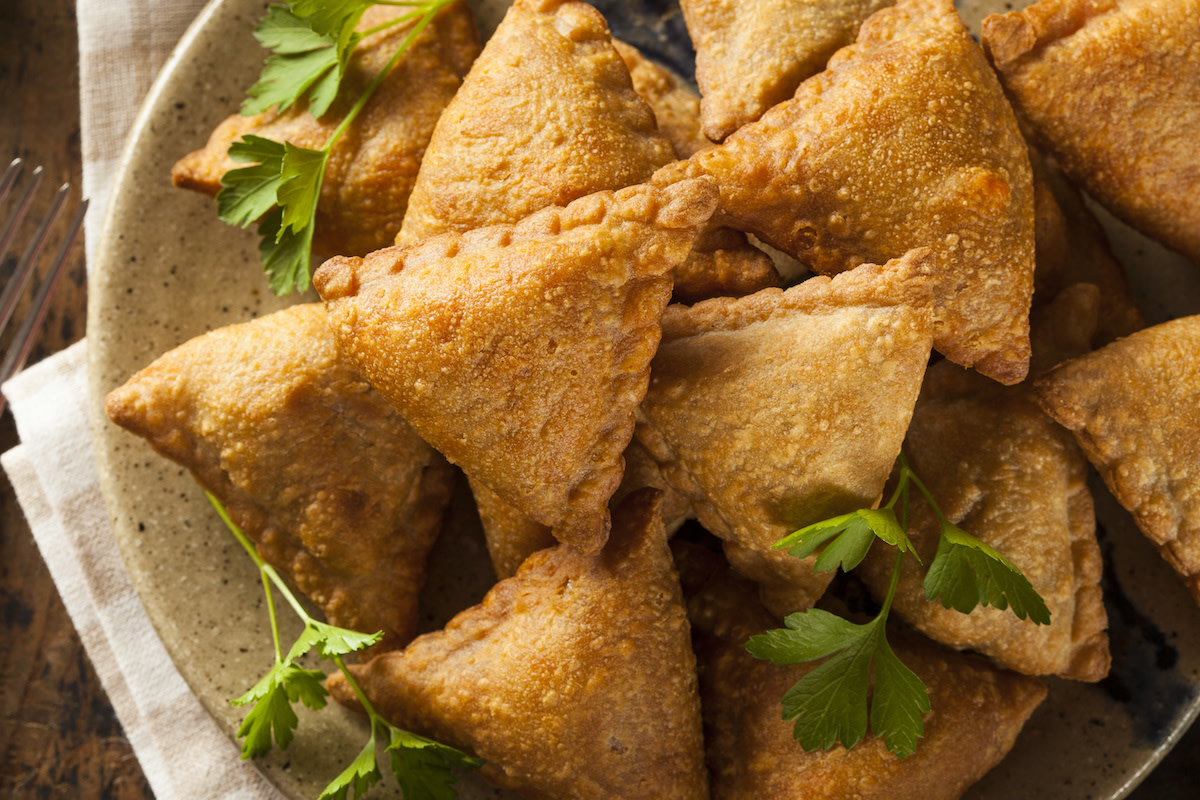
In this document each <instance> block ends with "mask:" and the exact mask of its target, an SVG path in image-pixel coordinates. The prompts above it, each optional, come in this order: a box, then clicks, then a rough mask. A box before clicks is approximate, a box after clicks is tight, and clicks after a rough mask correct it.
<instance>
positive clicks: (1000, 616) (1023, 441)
mask: <svg viewBox="0 0 1200 800" xmlns="http://www.w3.org/2000/svg"><path fill="white" fill-rule="evenodd" d="M904 452H905V454H906V456H907V458H908V461H909V464H910V466H911V467H912V469H913V470H914V471H915V472H916V473H917V474H918V475H920V476H921V480H922V481H923V482H924V483H925V485H926V486H927V487H928V488H929V490H930V492H931V493H932V494H933V496H934V497H935V498H936V499H937V502H938V505H939V506H940V507H941V509H942V512H943V513H944V514H945V515H946V517H947V519H949V520H950V521H951V522H952V523H954V524H956V525H958V526H959V527H960V528H962V529H964V530H966V531H967V532H968V533H970V534H971V535H973V536H975V537H976V538H978V539H980V540H981V541H983V542H984V543H985V544H988V545H990V546H991V547H993V548H995V549H996V550H998V551H999V552H1000V553H1002V554H1003V555H1004V556H1005V557H1007V558H1008V559H1009V560H1010V561H1011V562H1012V563H1013V564H1015V565H1016V566H1017V568H1018V569H1020V570H1021V572H1022V573H1024V575H1025V577H1026V578H1028V579H1029V581H1030V583H1032V584H1033V588H1034V589H1035V590H1037V592H1038V593H1039V594H1040V595H1041V596H1042V599H1043V600H1045V601H1046V605H1047V607H1048V608H1049V609H1050V624H1049V625H1036V624H1034V623H1033V622H1032V621H1031V620H1028V619H1026V620H1022V619H1019V618H1018V617H1017V616H1016V615H1015V614H1013V613H1012V612H1011V611H1009V610H1000V609H997V608H992V607H979V608H976V609H975V610H974V611H972V612H971V613H970V614H963V613H960V612H958V611H956V610H954V609H952V608H949V609H948V608H945V607H944V606H943V605H942V604H941V603H940V602H931V601H929V600H927V599H926V597H925V590H924V589H923V587H922V581H923V580H924V577H925V570H926V569H928V567H929V565H930V564H931V563H932V561H933V557H934V554H935V552H936V551H937V548H938V540H939V533H940V529H941V528H940V522H939V520H938V518H937V516H936V515H935V514H934V512H933V511H932V509H931V508H930V507H929V505H928V503H925V502H924V501H922V500H915V501H914V502H913V503H912V505H911V506H910V508H909V527H908V534H909V538H910V539H911V540H912V543H913V545H914V547H915V548H916V551H917V553H918V554H919V555H920V557H921V562H922V563H921V564H920V565H919V564H917V563H916V561H915V560H913V559H905V561H904V565H903V568H902V570H901V577H900V583H899V586H898V587H897V590H896V596H895V600H894V605H893V608H894V609H895V611H896V613H897V614H898V615H899V617H900V618H901V619H903V620H904V621H905V622H907V623H909V624H910V625H912V626H913V627H915V628H916V629H917V630H919V631H921V632H922V633H924V634H925V635H927V636H929V637H930V638H933V639H936V640H938V641H940V642H942V643H944V644H947V645H950V646H951V647H954V648H957V649H960V650H964V649H970V650H975V651H977V652H979V653H982V654H984V655H987V656H991V657H992V658H994V659H995V660H996V661H997V662H999V663H1000V664H1002V665H1004V666H1006V667H1009V668H1010V669H1014V670H1016V671H1018V672H1021V673H1024V674H1026V675H1058V676H1060V677H1064V678H1073V679H1076V680H1082V681H1098V680H1100V679H1101V678H1103V677H1104V676H1105V675H1107V674H1108V667H1109V661H1110V658H1109V650H1108V637H1107V635H1106V633H1105V629H1106V627H1107V623H1108V618H1107V614H1106V612H1105V610H1104V602H1103V599H1102V597H1101V589H1100V577H1101V572H1102V571H1103V564H1102V562H1101V558H1100V546H1099V545H1098V544H1097V542H1096V517H1095V512H1094V510H1093V506H1092V496H1091V492H1090V491H1089V490H1088V488H1087V472H1088V469H1087V460H1086V459H1085V458H1084V456H1083V453H1082V452H1081V451H1080V450H1079V448H1078V446H1076V444H1075V441H1074V439H1073V437H1072V436H1071V435H1070V434H1069V433H1067V431H1065V430H1063V429H1062V428H1061V427H1059V426H1058V425H1056V424H1055V422H1054V421H1053V420H1052V419H1050V418H1049V417H1048V416H1046V415H1045V414H1044V413H1043V412H1042V410H1041V409H1040V408H1039V407H1038V405H1037V403H1036V402H1035V401H1034V399H1033V397H1032V396H1031V393H1030V391H1029V388H1028V385H1022V386H1018V387H1005V386H1000V385H999V384H997V383H996V382H995V381H991V380H988V379H987V378H984V377H983V376H981V375H978V374H975V373H972V372H970V371H968V370H965V369H963V368H961V367H959V366H957V365H955V364H951V363H950V362H947V361H942V362H939V363H937V364H935V365H933V366H932V367H930V368H929V370H928V372H927V373H926V375H925V383H924V385H923V386H922V388H921V395H920V398H919V399H918V400H917V407H916V410H915V411H914V412H913V418H912V424H911V425H910V426H909V429H908V436H907V438H906V439H905V441H904ZM894 561H895V550H894V549H892V548H879V547H875V548H872V550H871V552H870V553H869V554H868V555H867V559H866V560H865V561H864V562H863V564H862V566H861V567H860V569H859V570H858V572H857V573H856V574H859V575H861V576H862V577H863V580H864V581H866V583H867V585H868V586H870V587H871V589H872V591H873V593H874V594H875V595H876V597H877V598H882V597H883V596H884V595H886V594H887V590H888V584H889V582H890V580H891V576H892V568H893V564H894Z"/></svg>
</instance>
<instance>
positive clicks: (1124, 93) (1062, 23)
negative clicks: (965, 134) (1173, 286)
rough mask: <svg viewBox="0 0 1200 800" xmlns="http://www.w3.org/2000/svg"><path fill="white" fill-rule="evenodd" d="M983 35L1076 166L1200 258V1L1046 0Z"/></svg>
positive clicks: (996, 19)
mask: <svg viewBox="0 0 1200 800" xmlns="http://www.w3.org/2000/svg"><path fill="white" fill-rule="evenodd" d="M983 41H984V46H985V47H986V48H987V51H988V54H989V56H990V58H991V60H992V63H993V64H994V65H995V67H996V70H997V72H998V73H999V74H1000V78H1001V81H1002V82H1003V83H1004V87H1005V89H1006V91H1008V93H1009V95H1010V97H1012V98H1013V102H1014V105H1015V106H1016V107H1017V108H1018V109H1019V110H1020V112H1021V113H1022V114H1023V115H1024V116H1025V117H1026V118H1027V119H1028V120H1029V121H1030V123H1031V124H1032V126H1033V127H1034V129H1035V130H1036V132H1037V136H1038V139H1039V140H1040V141H1041V142H1042V143H1043V144H1045V145H1046V146H1047V147H1048V148H1049V150H1050V151H1051V152H1053V153H1054V155H1055V156H1056V157H1057V158H1058V160H1059V162H1060V163H1061V164H1062V166H1063V169H1064V170H1065V171H1066V173H1067V174H1068V175H1069V176H1070V177H1071V178H1072V179H1074V180H1075V181H1077V182H1079V183H1080V184H1081V185H1082V186H1083V187H1084V188H1085V189H1087V191H1088V192H1089V193H1090V194H1092V195H1093V196H1095V197H1096V198H1097V199H1098V200H1099V201H1100V202H1101V203H1103V204H1104V205H1105V206H1107V207H1108V208H1109V209H1111V210H1112V211H1113V213H1115V214H1116V215H1117V216H1119V217H1121V218H1123V219H1124V220H1125V221H1127V222H1129V223H1130V224H1131V225H1133V226H1134V227H1136V228H1139V229H1140V230H1142V231H1143V232H1144V233H1146V234H1148V235H1150V236H1152V237H1154V238H1156V239H1159V240H1161V241H1162V242H1164V243H1166V244H1167V245H1169V246H1171V247H1173V248H1175V249H1177V250H1179V251H1180V252H1182V253H1183V254H1185V255H1187V256H1188V257H1189V258H1191V259H1192V260H1193V261H1197V262H1200V93H1198V92H1197V89H1196V87H1197V86H1200V0H1042V2H1039V3H1036V4H1034V5H1032V6H1030V7H1028V8H1026V9H1024V10H1022V11H1013V12H1010V13H1008V14H1002V15H994V16H991V17H988V18H987V19H986V20H984V25H983Z"/></svg>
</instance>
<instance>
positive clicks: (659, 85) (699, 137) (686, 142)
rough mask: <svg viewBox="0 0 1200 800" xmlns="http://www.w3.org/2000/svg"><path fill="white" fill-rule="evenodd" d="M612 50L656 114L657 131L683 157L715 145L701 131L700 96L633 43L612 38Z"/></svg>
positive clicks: (634, 85)
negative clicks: (613, 49)
mask: <svg viewBox="0 0 1200 800" xmlns="http://www.w3.org/2000/svg"><path fill="white" fill-rule="evenodd" d="M613 47H615V48H617V52H618V53H620V54H621V59H622V60H623V61H624V62H625V66H626V68H628V69H629V77H630V79H631V80H632V81H633V88H634V91H636V92H637V93H638V94H639V95H641V96H642V99H643V100H645V101H646V102H647V103H648V104H649V105H650V108H651V109H652V110H653V111H654V118H655V120H657V122H658V130H659V131H660V132H661V133H662V135H663V136H665V137H667V141H668V142H670V143H671V147H673V148H675V153H676V154H677V155H678V156H679V157H680V158H687V157H688V156H690V155H691V154H692V153H695V152H696V151H697V150H703V149H704V148H705V147H709V146H711V145H712V142H710V141H709V140H708V138H707V137H706V136H705V135H704V132H703V131H701V130H700V95H698V94H696V93H695V92H693V91H692V90H691V89H689V88H688V87H686V86H684V85H683V84H681V83H680V82H679V81H678V80H676V79H675V76H674V75H672V74H671V73H670V72H668V71H667V70H665V69H663V68H662V67H660V66H659V65H658V64H655V63H654V62H653V61H651V60H650V59H648V58H646V56H644V55H643V54H642V51H640V50H638V49H637V48H636V47H634V46H633V45H631V44H626V43H625V42H622V41H620V40H619V39H613Z"/></svg>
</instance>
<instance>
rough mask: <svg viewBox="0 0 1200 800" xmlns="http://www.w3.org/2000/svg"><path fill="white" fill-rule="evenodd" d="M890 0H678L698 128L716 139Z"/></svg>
mask: <svg viewBox="0 0 1200 800" xmlns="http://www.w3.org/2000/svg"><path fill="white" fill-rule="evenodd" d="M892 2H894V0H804V2H796V0H681V1H680V4H679V5H680V7H681V8H682V10H683V19H684V21H685V22H686V24H687V29H688V35H689V36H691V38H692V43H693V44H694V45H695V48H696V83H697V84H699V86H700V93H701V94H702V95H703V96H704V100H703V102H702V104H701V109H702V111H701V113H702V117H703V120H704V132H705V133H706V134H707V135H708V138H709V139H712V140H713V141H716V142H719V141H721V140H722V139H724V138H725V137H726V136H728V135H729V134H731V133H733V132H734V131H735V130H737V129H738V128H740V127H742V126H743V125H745V124H746V123H747V122H753V121H754V120H756V119H758V118H759V117H761V116H762V115H763V112H764V111H766V110H767V109H768V108H770V107H771V106H773V105H775V104H776V103H781V102H783V101H784V100H787V99H788V98H789V97H791V96H792V94H793V93H794V92H795V91H796V87H797V86H799V85H800V82H801V81H802V80H804V79H805V78H807V77H809V76H810V75H813V74H815V73H817V72H820V71H821V70H822V69H824V68H825V62H826V61H828V60H829V57H830V56H832V55H833V53H834V51H836V50H837V49H838V48H839V47H843V46H844V45H848V44H850V43H851V42H852V41H854V36H855V34H856V33H858V27H859V26H860V25H861V24H862V23H863V20H865V19H866V18H867V17H869V16H870V15H871V14H872V13H873V12H875V11H878V10H879V9H881V8H883V7H884V6H886V5H891V3H892Z"/></svg>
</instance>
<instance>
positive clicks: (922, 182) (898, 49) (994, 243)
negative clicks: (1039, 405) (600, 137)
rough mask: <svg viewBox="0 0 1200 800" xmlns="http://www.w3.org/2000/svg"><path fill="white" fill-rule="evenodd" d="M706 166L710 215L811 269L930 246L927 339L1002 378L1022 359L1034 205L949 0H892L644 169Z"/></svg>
mask: <svg viewBox="0 0 1200 800" xmlns="http://www.w3.org/2000/svg"><path fill="white" fill-rule="evenodd" d="M696 174H709V175H712V176H713V177H714V178H716V180H717V183H718V184H719V185H720V187H721V212H720V214H719V215H718V220H717V221H718V222H721V223H724V224H728V225H730V226H732V227H735V228H738V229H741V230H745V231H749V232H751V233H754V234H755V235H757V236H758V237H760V238H761V239H763V240H764V241H765V242H767V243H768V244H770V245H772V246H774V247H776V248H779V249H780V250H783V251H784V252H787V253H790V254H791V255H793V256H795V257H796V258H798V259H799V260H800V261H801V262H802V263H804V264H805V265H807V266H808V267H810V268H811V269H813V270H815V271H816V272H819V273H821V274H836V273H838V272H842V271H844V270H846V269H849V268H851V267H854V266H855V265H857V264H860V263H864V262H871V263H883V262H884V261H886V260H888V259H890V258H896V257H899V256H901V255H903V254H904V253H905V252H907V251H908V250H910V249H912V248H916V247H929V248H931V249H932V250H933V251H934V255H935V262H934V289H933V292H934V326H935V332H934V346H935V347H936V348H937V349H938V350H939V351H940V352H942V353H943V354H944V355H946V356H947V357H948V358H950V359H951V360H953V361H955V362H957V363H959V364H962V365H964V366H973V367H974V368H975V369H977V370H978V371H979V372H982V373H983V374H985V375H987V376H989V377H992V378H995V379H996V380H998V381H1000V382H1002V383H1016V382H1018V381H1020V380H1022V379H1023V378H1024V377H1025V375H1026V372H1027V369H1028V361H1029V319H1028V313H1029V306H1030V299H1031V296H1032V292H1033V269H1034V207H1033V188H1032V177H1031V172H1030V166H1029V156H1028V154H1027V148H1026V145H1025V142H1024V140H1023V139H1022V137H1021V133H1020V130H1019V128H1018V126H1017V121H1016V118H1015V117H1014V115H1013V112H1012V108H1011V107H1010V106H1009V104H1008V101H1007V100H1006V99H1005V97H1004V94H1003V92H1002V91H1001V89H1000V85H999V83H997V81H996V77H995V76H994V75H993V74H992V71H991V69H990V67H989V66H988V64H987V61H986V60H985V59H984V57H983V53H982V51H981V50H980V48H979V45H977V44H976V43H975V41H974V40H973V39H972V38H971V35H970V34H969V33H968V32H967V29H966V27H964V25H963V23H962V20H961V19H959V17H958V14H957V12H956V11H955V10H954V4H953V3H952V2H950V0H901V2H900V3H898V4H897V5H896V6H894V7H892V8H885V9H883V10H882V11H879V12H877V13H876V14H874V15H873V16H872V17H871V18H870V19H869V20H868V21H867V22H866V23H865V24H864V25H863V26H862V29H861V30H860V31H859V37H858V41H857V42H856V43H855V44H853V45H850V46H848V47H845V48H843V49H842V50H839V51H838V52H837V53H836V54H835V55H834V57H833V58H832V59H831V60H830V62H829V66H828V68H827V69H826V71H824V72H822V73H819V74H818V75H814V76H813V77H812V78H809V79H808V80H807V81H805V82H804V83H802V84H801V85H800V88H799V89H798V90H797V91H796V95H795V97H794V98H793V99H791V100H788V101H786V102H784V103H781V104H779V105H777V106H775V107H774V108H772V109H771V110H770V111H768V112H767V113H766V114H764V115H763V117H762V118H761V119H760V120H759V121H758V122H754V123H751V124H749V125H746V126H743V127H742V128H741V129H739V130H738V131H737V132H736V133H734V134H733V135H731V136H730V137H729V138H728V139H726V140H725V143H724V144H722V145H721V146H719V147H714V148H711V149H709V150H704V151H701V152H699V153H696V154H695V155H693V156H692V157H691V158H690V159H689V160H688V161H686V162H681V163H678V164H673V165H669V166H667V167H666V168H664V169H663V170H661V171H660V172H659V174H658V175H657V176H656V177H655V181H656V182H659V183H669V182H671V181H674V180H678V179H679V178H680V177H682V176H686V175H696Z"/></svg>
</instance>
